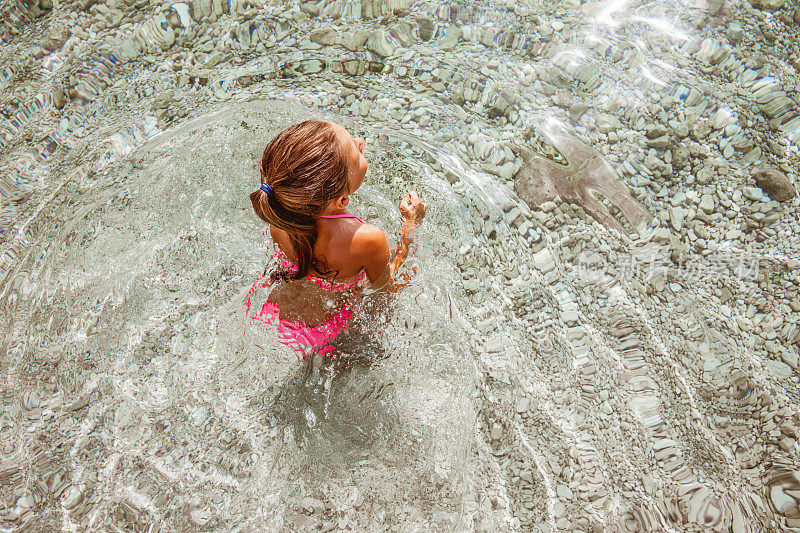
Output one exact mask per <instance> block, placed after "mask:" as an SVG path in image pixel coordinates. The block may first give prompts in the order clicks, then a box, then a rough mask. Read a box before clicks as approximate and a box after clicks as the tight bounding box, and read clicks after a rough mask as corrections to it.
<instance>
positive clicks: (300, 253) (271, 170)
mask: <svg viewBox="0 0 800 533" xmlns="http://www.w3.org/2000/svg"><path fill="white" fill-rule="evenodd" d="M366 173H367V161H366V159H365V158H364V141H363V140H361V139H354V138H353V136H352V135H350V133H348V132H347V130H345V129H344V128H343V127H341V126H339V125H338V124H334V123H332V122H328V121H323V120H306V121H304V122H301V123H299V124H295V125H293V126H290V127H288V128H287V129H285V130H284V131H282V132H281V133H279V134H278V135H277V136H275V138H274V139H272V140H271V141H270V142H269V144H267V147H266V149H265V150H264V155H263V156H262V158H261V187H260V188H259V189H258V190H257V191H255V192H254V193H252V194H251V195H250V201H251V202H252V203H253V209H254V210H255V212H256V214H257V215H258V217H259V218H261V220H263V221H264V222H266V223H267V224H269V227H270V235H271V237H272V242H273V253H274V257H275V259H276V260H277V262H278V263H279V264H280V265H281V267H282V270H279V271H276V272H273V274H272V275H271V276H270V277H269V279H265V278H262V279H260V280H259V281H258V282H256V284H255V285H254V286H253V288H252V289H251V290H250V292H249V293H248V295H247V296H246V297H245V303H246V306H247V313H248V317H249V318H250V319H251V320H256V321H264V322H267V323H270V324H276V325H277V328H278V334H279V337H281V339H282V341H283V342H284V343H286V344H289V345H290V346H292V347H293V348H294V349H295V350H296V351H297V352H298V353H299V354H302V355H303V356H305V355H308V354H309V353H310V352H312V351H316V352H317V353H320V354H325V355H327V354H329V353H330V351H331V350H332V349H333V348H332V346H331V345H330V343H331V341H332V340H333V339H334V338H335V337H336V336H337V335H339V333H341V332H343V331H344V330H345V329H346V328H347V326H348V323H349V321H350V319H351V317H352V311H351V309H350V306H351V302H352V298H353V296H354V295H355V293H356V292H358V291H359V290H360V289H361V288H363V287H365V286H371V287H372V288H375V289H381V290H390V291H392V290H397V289H398V288H399V287H400V285H399V284H398V283H397V281H396V280H395V279H394V277H395V273H396V272H397V269H398V268H399V267H400V265H401V264H402V263H403V262H404V261H405V259H406V257H407V255H408V247H409V245H410V244H411V242H412V231H413V229H414V228H415V227H416V226H418V225H419V224H421V223H422V219H423V217H424V216H425V208H426V204H425V202H424V201H422V200H421V199H420V198H419V196H417V193H416V192H415V191H410V192H408V193H407V194H406V195H405V197H404V198H403V200H402V202H401V203H400V214H401V216H402V217H403V224H402V233H401V236H400V242H399V244H398V247H397V250H396V252H395V253H394V254H393V256H391V257H390V255H389V245H388V242H387V239H386V234H385V233H384V232H383V231H382V230H381V229H380V228H377V227H375V226H372V225H370V224H366V223H365V222H364V221H363V220H361V219H360V218H358V217H357V216H355V215H353V214H350V213H349V212H348V211H347V205H348V203H349V200H350V195H351V194H352V193H354V192H355V191H356V190H357V189H358V188H359V187H360V186H361V184H362V183H363V181H364V176H365V175H366ZM276 282H277V284H276V285H275V286H274V288H273V289H272V291H271V292H270V294H269V296H268V298H267V300H266V301H265V302H264V304H263V305H262V306H261V309H260V310H258V313H257V314H251V312H250V309H251V303H252V298H253V296H254V295H255V293H256V291H257V288H258V287H259V286H260V287H261V288H265V289H266V288H268V287H269V286H270V284H271V283H276Z"/></svg>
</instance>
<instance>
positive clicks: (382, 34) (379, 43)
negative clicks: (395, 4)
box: [367, 29, 395, 58]
mask: <svg viewBox="0 0 800 533" xmlns="http://www.w3.org/2000/svg"><path fill="white" fill-rule="evenodd" d="M367 50H369V51H370V52H375V53H376V54H378V55H379V56H381V57H382V58H384V57H389V56H391V55H393V54H394V50H395V46H394V45H393V44H392V43H391V42H390V41H389V34H388V33H386V30H384V29H377V30H375V31H373V32H372V33H371V34H370V35H369V39H367Z"/></svg>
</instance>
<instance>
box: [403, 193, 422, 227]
mask: <svg viewBox="0 0 800 533" xmlns="http://www.w3.org/2000/svg"><path fill="white" fill-rule="evenodd" d="M427 207H428V206H427V205H426V204H425V201H424V200H423V199H422V198H420V197H419V196H417V191H409V192H407V193H406V195H405V196H404V197H403V200H402V201H401V202H400V215H401V216H402V217H403V218H405V219H407V220H408V221H409V222H411V223H412V224H416V225H420V224H422V219H423V218H424V217H425V208H427Z"/></svg>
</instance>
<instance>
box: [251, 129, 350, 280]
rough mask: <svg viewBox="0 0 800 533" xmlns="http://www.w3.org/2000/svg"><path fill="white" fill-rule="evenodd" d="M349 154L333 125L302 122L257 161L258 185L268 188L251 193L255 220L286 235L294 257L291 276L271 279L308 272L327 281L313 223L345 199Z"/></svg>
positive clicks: (278, 137)
mask: <svg viewBox="0 0 800 533" xmlns="http://www.w3.org/2000/svg"><path fill="white" fill-rule="evenodd" d="M347 169H348V165H347V155H346V153H345V151H344V148H343V146H342V142H341V140H340V139H339V136H338V135H337V134H336V130H334V129H333V124H331V123H330V122H328V121H324V120H306V121H303V122H300V123H299V124H294V125H292V126H289V127H288V128H286V129H285V130H283V131H282V132H280V133H279V134H278V135H276V136H275V137H274V138H273V139H272V140H271V141H270V142H269V144H267V147H266V148H265V149H264V155H263V156H262V157H261V183H266V184H267V185H269V187H270V188H271V189H272V192H270V193H269V194H267V193H266V192H265V191H264V190H263V189H258V190H257V191H255V192H254V193H252V194H250V201H251V202H252V203H253V209H254V210H255V212H256V215H258V217H259V218H260V219H261V220H263V221H264V222H266V223H267V224H269V225H271V226H274V227H276V228H278V229H280V230H283V231H285V232H286V233H287V234H288V235H289V240H290V241H291V244H292V248H293V249H294V253H295V255H296V256H297V267H298V270H297V272H296V273H294V274H290V273H289V272H279V273H275V274H273V276H272V278H273V281H274V280H275V279H279V278H282V279H285V280H290V279H302V278H304V277H306V276H307V275H308V273H309V271H310V270H312V269H313V270H314V271H315V272H316V273H317V274H319V275H321V276H325V275H327V274H330V273H331V272H332V271H331V270H329V269H327V267H326V265H325V263H324V261H320V260H319V259H317V258H315V257H314V243H315V242H316V240H317V219H318V218H319V216H320V215H321V214H322V212H323V210H324V209H325V207H326V206H327V205H328V203H329V202H330V201H331V200H333V199H334V198H336V197H338V196H341V195H342V194H345V193H346V192H347V190H348V188H349V185H350V184H349V182H348V180H347Z"/></svg>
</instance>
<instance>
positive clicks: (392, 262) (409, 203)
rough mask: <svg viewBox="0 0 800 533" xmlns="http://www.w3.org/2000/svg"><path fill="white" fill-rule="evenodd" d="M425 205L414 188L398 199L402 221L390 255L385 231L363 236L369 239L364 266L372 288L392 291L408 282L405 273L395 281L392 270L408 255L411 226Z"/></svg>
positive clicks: (396, 268)
mask: <svg viewBox="0 0 800 533" xmlns="http://www.w3.org/2000/svg"><path fill="white" fill-rule="evenodd" d="M426 207H427V206H426V204H425V202H424V201H423V200H422V199H421V198H420V197H419V196H417V193H416V192H415V191H410V192H409V193H407V194H406V195H405V197H404V198H403V201H402V202H400V214H401V216H402V217H403V225H402V227H401V234H400V241H399V242H398V244H397V250H396V251H395V252H394V254H393V255H392V257H391V258H390V257H389V245H388V243H387V239H386V234H385V233H384V232H383V231H381V230H377V231H376V232H372V233H371V234H370V235H369V236H368V237H367V238H368V239H369V240H370V241H372V242H371V244H370V245H368V246H366V247H365V248H367V249H370V253H368V256H367V257H365V264H364V268H365V270H366V271H367V277H368V278H369V280H370V282H371V283H372V287H373V288H376V289H379V290H390V291H393V292H394V291H396V290H399V289H401V288H402V287H405V286H406V285H408V282H409V276H408V275H405V276H404V277H403V280H402V282H401V283H398V282H397V281H398V280H396V279H395V274H396V273H397V270H398V269H399V268H400V265H402V264H403V262H404V261H405V260H406V258H407V257H408V249H409V246H410V245H411V243H412V242H413V240H414V235H413V232H414V229H415V228H416V227H417V226H419V225H420V224H421V223H422V219H423V217H424V216H425V209H426ZM376 229H377V228H376Z"/></svg>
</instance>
